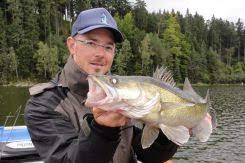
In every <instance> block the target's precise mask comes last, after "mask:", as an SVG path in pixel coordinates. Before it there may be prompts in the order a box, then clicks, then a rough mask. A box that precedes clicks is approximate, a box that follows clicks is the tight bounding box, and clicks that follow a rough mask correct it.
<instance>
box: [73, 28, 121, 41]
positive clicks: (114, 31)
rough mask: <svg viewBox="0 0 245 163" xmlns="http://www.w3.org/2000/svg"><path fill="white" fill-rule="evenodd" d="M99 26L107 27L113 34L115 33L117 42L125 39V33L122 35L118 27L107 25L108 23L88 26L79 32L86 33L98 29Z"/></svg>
mask: <svg viewBox="0 0 245 163" xmlns="http://www.w3.org/2000/svg"><path fill="white" fill-rule="evenodd" d="M97 28H106V29H108V30H110V31H111V32H112V33H113V35H114V39H115V42H117V43H121V42H123V40H124V38H123V35H122V33H121V32H120V31H119V30H117V29H115V28H113V27H110V26H107V25H94V26H90V27H87V28H85V29H83V30H80V31H78V34H84V33H87V32H89V31H91V30H94V29H97Z"/></svg>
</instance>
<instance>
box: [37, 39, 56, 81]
mask: <svg viewBox="0 0 245 163" xmlns="http://www.w3.org/2000/svg"><path fill="white" fill-rule="evenodd" d="M57 53H58V50H57V47H54V48H49V47H48V45H47V44H46V43H43V42H39V43H38V50H37V52H36V53H35V55H34V56H33V57H34V59H35V60H36V61H37V64H36V69H37V71H38V72H39V74H40V75H43V74H44V77H45V78H48V77H50V76H53V75H54V74H55V73H56V72H57V70H58V54H57Z"/></svg>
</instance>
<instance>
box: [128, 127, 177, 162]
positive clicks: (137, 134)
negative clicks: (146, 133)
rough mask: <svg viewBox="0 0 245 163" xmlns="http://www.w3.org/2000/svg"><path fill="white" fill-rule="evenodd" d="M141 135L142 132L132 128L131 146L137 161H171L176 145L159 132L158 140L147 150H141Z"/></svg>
mask: <svg viewBox="0 0 245 163" xmlns="http://www.w3.org/2000/svg"><path fill="white" fill-rule="evenodd" d="M141 135H142V130H141V129H139V128H137V127H134V138H133V141H132V146H133V150H134V152H135V153H136V155H137V159H138V160H139V161H142V162H144V163H163V162H164V161H167V160H169V159H171V158H172V156H173V155H174V154H175V153H176V152H177V148H178V145H176V144H175V143H173V142H172V141H170V140H168V138H167V137H166V136H165V135H164V134H163V133H162V132H159V136H158V138H157V139H156V140H155V142H154V143H153V144H152V145H151V146H150V147H149V148H146V149H143V148H142V146H141Z"/></svg>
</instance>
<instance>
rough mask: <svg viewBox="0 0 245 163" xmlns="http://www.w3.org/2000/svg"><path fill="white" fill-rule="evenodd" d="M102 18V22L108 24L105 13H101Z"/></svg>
mask: <svg viewBox="0 0 245 163" xmlns="http://www.w3.org/2000/svg"><path fill="white" fill-rule="evenodd" d="M100 18H101V20H100V21H101V23H104V24H108V23H107V17H106V15H105V14H104V13H103V14H102V15H101V17H100Z"/></svg>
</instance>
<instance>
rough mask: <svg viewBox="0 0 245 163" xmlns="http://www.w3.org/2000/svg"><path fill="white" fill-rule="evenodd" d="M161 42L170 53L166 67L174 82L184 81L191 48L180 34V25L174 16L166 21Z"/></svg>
mask: <svg viewBox="0 0 245 163" xmlns="http://www.w3.org/2000/svg"><path fill="white" fill-rule="evenodd" d="M163 42H164V46H165V47H166V48H167V49H168V51H169V52H170V53H171V56H170V57H168V58H167V60H168V63H167V65H168V66H169V67H170V69H171V70H172V71H173V72H174V76H175V79H176V81H181V80H184V77H186V76H187V69H188V63H189V61H188V60H189V55H190V49H191V46H190V44H189V43H188V41H187V39H186V38H185V35H184V34H182V33H181V31H180V25H179V24H178V22H177V19H176V17H174V16H170V17H169V19H168V20H167V28H166V30H165V31H164V33H163Z"/></svg>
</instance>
